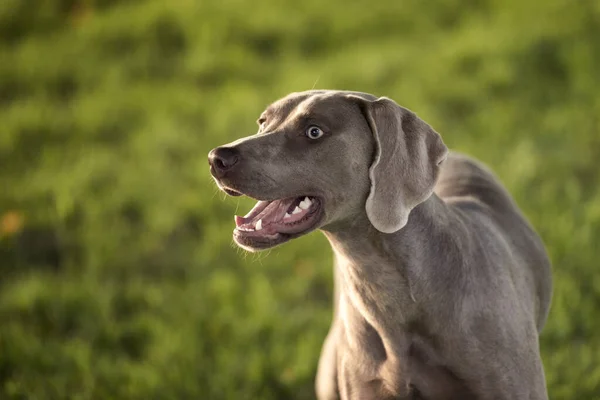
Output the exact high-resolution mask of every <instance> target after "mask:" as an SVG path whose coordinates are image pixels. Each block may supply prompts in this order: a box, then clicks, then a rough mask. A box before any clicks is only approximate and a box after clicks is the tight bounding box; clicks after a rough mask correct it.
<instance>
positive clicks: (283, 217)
mask: <svg viewBox="0 0 600 400" xmlns="http://www.w3.org/2000/svg"><path fill="white" fill-rule="evenodd" d="M321 217H322V205H321V200H320V199H319V198H317V197H313V196H301V197H289V198H286V199H280V200H273V201H259V202H258V203H257V204H256V205H255V206H254V208H253V209H252V210H250V212H249V213H248V214H247V215H246V216H244V217H240V216H237V215H236V216H235V225H236V228H235V230H234V231H233V236H234V239H235V240H236V242H238V244H239V245H241V246H242V247H247V248H250V249H263V248H268V247H273V246H275V245H278V244H280V243H283V242H285V241H287V240H289V239H291V238H294V237H298V236H300V235H302V234H305V233H308V232H309V231H311V230H313V229H314V228H316V226H317V225H318V223H319V222H320V220H321Z"/></svg>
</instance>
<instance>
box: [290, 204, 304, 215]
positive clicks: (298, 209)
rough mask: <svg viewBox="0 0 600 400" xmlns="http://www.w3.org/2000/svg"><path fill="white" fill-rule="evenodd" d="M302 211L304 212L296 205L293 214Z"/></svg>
mask: <svg viewBox="0 0 600 400" xmlns="http://www.w3.org/2000/svg"><path fill="white" fill-rule="evenodd" d="M301 212H302V210H301V209H300V208H299V207H298V206H296V208H294V211H292V214H298V213H301Z"/></svg>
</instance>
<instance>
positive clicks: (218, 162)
mask: <svg viewBox="0 0 600 400" xmlns="http://www.w3.org/2000/svg"><path fill="white" fill-rule="evenodd" d="M215 164H216V167H217V168H219V169H225V168H227V166H226V165H225V163H224V162H223V160H221V159H220V158H217V159H216V160H215Z"/></svg>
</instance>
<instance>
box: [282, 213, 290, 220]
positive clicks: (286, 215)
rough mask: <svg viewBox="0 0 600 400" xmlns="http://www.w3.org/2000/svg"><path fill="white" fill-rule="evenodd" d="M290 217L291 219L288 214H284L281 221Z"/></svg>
mask: <svg viewBox="0 0 600 400" xmlns="http://www.w3.org/2000/svg"><path fill="white" fill-rule="evenodd" d="M290 217H291V215H290V213H285V215H284V216H283V219H286V218H290Z"/></svg>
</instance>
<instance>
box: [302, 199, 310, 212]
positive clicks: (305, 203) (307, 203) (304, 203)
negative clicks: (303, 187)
mask: <svg viewBox="0 0 600 400" xmlns="http://www.w3.org/2000/svg"><path fill="white" fill-rule="evenodd" d="M310 204H311V202H310V199H309V198H308V197H307V198H305V199H304V200H302V201H301V202H300V204H299V206H300V208H301V209H303V210H308V208H309V207H310Z"/></svg>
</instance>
